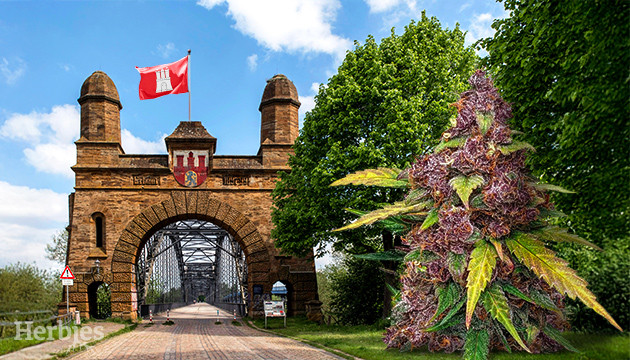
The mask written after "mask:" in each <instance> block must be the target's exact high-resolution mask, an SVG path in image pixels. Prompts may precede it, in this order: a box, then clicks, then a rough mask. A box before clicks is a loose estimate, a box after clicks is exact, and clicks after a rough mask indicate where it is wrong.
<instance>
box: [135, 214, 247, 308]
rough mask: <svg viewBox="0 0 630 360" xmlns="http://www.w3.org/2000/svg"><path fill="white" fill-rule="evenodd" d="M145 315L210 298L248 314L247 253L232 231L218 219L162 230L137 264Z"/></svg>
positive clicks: (139, 295) (148, 243)
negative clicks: (151, 310)
mask: <svg viewBox="0 0 630 360" xmlns="http://www.w3.org/2000/svg"><path fill="white" fill-rule="evenodd" d="M135 274H136V284H137V298H138V305H139V310H140V315H141V316H146V313H148V309H149V308H153V310H154V311H163V310H165V308H171V307H173V306H178V305H180V304H190V303H193V302H195V301H205V302H207V303H210V304H213V305H215V306H218V307H221V308H224V309H226V310H229V311H232V310H237V311H238V312H239V314H241V315H245V314H246V310H247V299H248V297H247V296H248V294H247V265H246V261H245V253H244V252H243V249H242V248H241V246H240V245H239V243H238V242H237V241H236V240H235V239H234V238H233V237H232V235H230V233H229V232H228V231H227V230H225V229H223V228H221V227H219V226H217V225H215V224H214V223H212V222H209V221H205V220H199V219H188V220H178V221H174V222H171V223H170V224H168V225H166V226H164V227H162V228H161V229H159V230H157V231H156V232H155V233H154V234H153V235H152V236H151V237H149V238H148V240H147V241H146V243H145V244H144V246H143V247H142V248H141V250H140V254H139V255H138V257H137V260H136V264H135Z"/></svg>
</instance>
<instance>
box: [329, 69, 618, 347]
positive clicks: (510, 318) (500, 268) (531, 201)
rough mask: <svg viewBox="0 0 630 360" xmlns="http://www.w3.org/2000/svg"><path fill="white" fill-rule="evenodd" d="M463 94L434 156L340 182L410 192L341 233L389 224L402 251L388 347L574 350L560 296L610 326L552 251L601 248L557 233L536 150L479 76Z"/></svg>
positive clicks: (560, 231) (583, 286)
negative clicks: (531, 158)
mask: <svg viewBox="0 0 630 360" xmlns="http://www.w3.org/2000/svg"><path fill="white" fill-rule="evenodd" d="M469 82H470V84H471V85H472V89H471V90H469V91H466V92H464V93H462V94H461V97H460V99H459V101H458V102H456V103H455V104H453V105H454V106H455V107H456V108H457V116H456V117H454V118H453V119H452V120H451V127H450V128H449V129H448V130H446V131H445V132H444V133H443V134H442V139H441V142H440V144H438V145H437V147H436V148H435V149H434V151H433V153H431V154H428V155H426V156H423V157H421V158H418V159H417V160H416V161H415V163H414V164H413V165H412V166H411V167H410V168H408V169H406V170H404V171H400V170H396V169H385V168H379V169H374V170H365V171H360V172H357V173H354V174H350V175H348V176H346V177H345V178H343V179H340V180H338V181H336V182H334V183H333V184H332V186H339V185H349V184H354V185H368V186H370V185H372V186H388V187H392V186H393V187H408V188H409V192H408V193H407V195H406V198H405V199H404V200H403V201H400V202H397V203H394V204H389V205H386V206H385V207H383V208H382V209H378V210H375V211H372V212H369V213H365V212H359V211H353V212H355V213H357V214H360V215H362V216H361V217H360V218H359V219H357V220H356V221H355V222H353V223H351V224H349V225H347V226H344V227H343V228H341V229H338V230H346V229H351V228H356V227H359V226H362V225H367V224H372V223H374V222H377V221H383V222H384V225H385V226H386V227H390V228H396V229H400V228H401V226H407V229H408V231H407V232H405V233H403V237H404V242H405V243H406V245H407V246H406V248H405V251H406V254H405V255H404V269H405V270H404V274H403V275H402V276H401V278H400V284H401V290H400V292H399V293H398V294H397V295H396V297H395V301H396V304H395V306H394V308H393V311H392V322H393V324H392V326H391V327H390V328H389V329H388V330H387V333H386V334H385V338H384V341H385V342H386V343H387V345H388V347H391V348H400V349H413V348H416V347H421V346H427V347H428V349H429V350H430V351H445V352H453V351H460V350H463V352H464V358H466V359H485V358H487V355H488V352H489V350H491V349H500V350H506V351H512V349H515V350H516V349H522V350H525V351H528V352H532V353H538V352H544V351H557V350H559V349H561V348H562V347H565V348H567V349H569V350H572V351H577V350H576V349H575V348H574V347H573V346H572V345H571V344H570V343H569V342H567V341H566V340H565V339H564V338H563V337H562V336H561V331H564V330H566V329H568V323H567V321H566V319H565V317H564V316H563V313H562V310H563V307H564V305H563V299H564V296H565V295H567V296H569V297H570V298H572V299H575V298H576V297H577V298H579V299H580V300H581V301H582V302H584V304H586V305H587V306H589V307H591V308H592V309H593V310H595V311H596V312H597V313H598V314H600V315H602V316H603V317H605V318H606V319H607V320H608V321H609V322H610V323H611V324H612V325H613V326H615V327H616V328H617V329H619V330H621V328H620V327H619V325H618V324H617V323H616V322H615V320H614V319H613V318H612V317H611V316H610V315H609V314H608V312H606V310H605V309H604V308H603V307H602V306H601V305H600V304H599V303H598V302H597V301H596V299H595V296H594V295H593V293H592V292H591V291H589V290H588V289H587V287H586V286H587V283H586V281H584V280H583V279H581V278H580V277H579V276H577V274H576V272H575V271H574V270H572V269H570V268H569V267H568V266H567V262H566V261H564V260H562V259H560V258H557V257H556V256H555V253H554V252H553V251H552V250H550V249H548V248H547V247H546V246H545V245H546V243H549V242H563V241H564V242H576V243H580V244H583V245H587V246H591V247H594V248H597V247H596V246H595V245H593V244H591V243H589V242H587V241H586V240H583V239H581V238H579V237H577V236H576V235H573V234H570V233H568V232H566V231H565V230H563V229H560V228H558V227H555V226H551V225H549V223H548V220H549V219H550V218H552V217H557V216H562V215H563V214H562V213H560V212H558V211H555V210H554V207H553V204H551V203H550V201H549V196H548V194H547V193H546V191H550V190H551V191H561V192H568V191H567V190H564V189H562V188H560V187H557V186H553V185H550V184H541V183H537V182H536V180H535V179H534V178H532V177H531V176H530V175H529V173H528V170H527V167H526V165H525V159H526V156H527V153H528V152H529V151H534V149H533V147H532V146H531V145H529V144H527V143H525V142H521V141H517V140H515V139H514V138H513V136H515V135H517V134H516V133H515V132H513V131H511V130H510V128H509V127H508V125H507V120H508V119H509V118H510V117H511V110H510V106H509V105H508V104H507V103H506V102H505V101H503V99H502V98H501V96H500V95H499V93H498V92H497V90H496V89H495V88H494V86H493V84H492V81H491V80H490V79H489V78H488V77H486V75H485V73H484V72H483V71H477V72H476V73H475V74H474V75H473V76H472V77H471V78H470V79H469Z"/></svg>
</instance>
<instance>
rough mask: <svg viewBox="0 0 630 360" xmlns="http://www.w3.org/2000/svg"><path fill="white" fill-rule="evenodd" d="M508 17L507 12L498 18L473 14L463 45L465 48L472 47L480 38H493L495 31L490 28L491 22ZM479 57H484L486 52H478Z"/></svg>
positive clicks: (484, 14)
mask: <svg viewBox="0 0 630 360" xmlns="http://www.w3.org/2000/svg"><path fill="white" fill-rule="evenodd" d="M509 16H510V12H509V11H505V10H503V12H502V13H501V14H500V15H499V16H492V14H490V13H483V14H475V15H474V16H473V17H472V20H471V21H470V25H469V26H468V32H467V33H466V38H465V40H464V44H465V45H466V46H468V45H472V44H474V43H475V41H477V40H479V39H481V38H488V37H493V36H494V33H495V30H494V29H493V28H492V22H493V21H494V20H496V19H504V18H507V17H509ZM477 54H478V55H479V56H482V57H483V56H486V55H488V52H487V51H485V50H481V51H478V52H477Z"/></svg>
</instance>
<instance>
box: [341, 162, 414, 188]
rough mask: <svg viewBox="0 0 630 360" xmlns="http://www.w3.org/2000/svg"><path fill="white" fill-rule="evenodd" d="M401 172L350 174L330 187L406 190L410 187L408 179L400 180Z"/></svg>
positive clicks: (378, 171) (370, 171) (370, 170)
mask: <svg viewBox="0 0 630 360" xmlns="http://www.w3.org/2000/svg"><path fill="white" fill-rule="evenodd" d="M400 172H401V171H400V170H398V169H391V168H382V167H381V168H378V169H368V170H361V171H357V172H354V173H352V174H348V175H346V176H345V177H343V178H341V179H339V180H337V181H335V182H333V183H332V184H330V186H341V185H366V186H381V187H394V188H406V187H409V181H407V180H406V179H398V175H399V174H400Z"/></svg>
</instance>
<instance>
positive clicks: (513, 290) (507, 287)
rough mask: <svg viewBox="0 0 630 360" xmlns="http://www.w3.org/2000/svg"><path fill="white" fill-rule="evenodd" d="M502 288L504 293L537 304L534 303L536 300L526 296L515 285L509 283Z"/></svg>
mask: <svg viewBox="0 0 630 360" xmlns="http://www.w3.org/2000/svg"><path fill="white" fill-rule="evenodd" d="M501 286H502V287H503V291H505V292H507V293H509V294H512V295H514V296H516V297H519V298H521V299H523V300H525V301H527V302H529V303H532V304H535V303H536V302H535V301H534V299H532V298H531V297H529V296H527V295H525V293H523V292H522V291H520V290H519V289H517V288H516V287H515V286H514V285H512V284H509V283H503V284H501Z"/></svg>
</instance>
